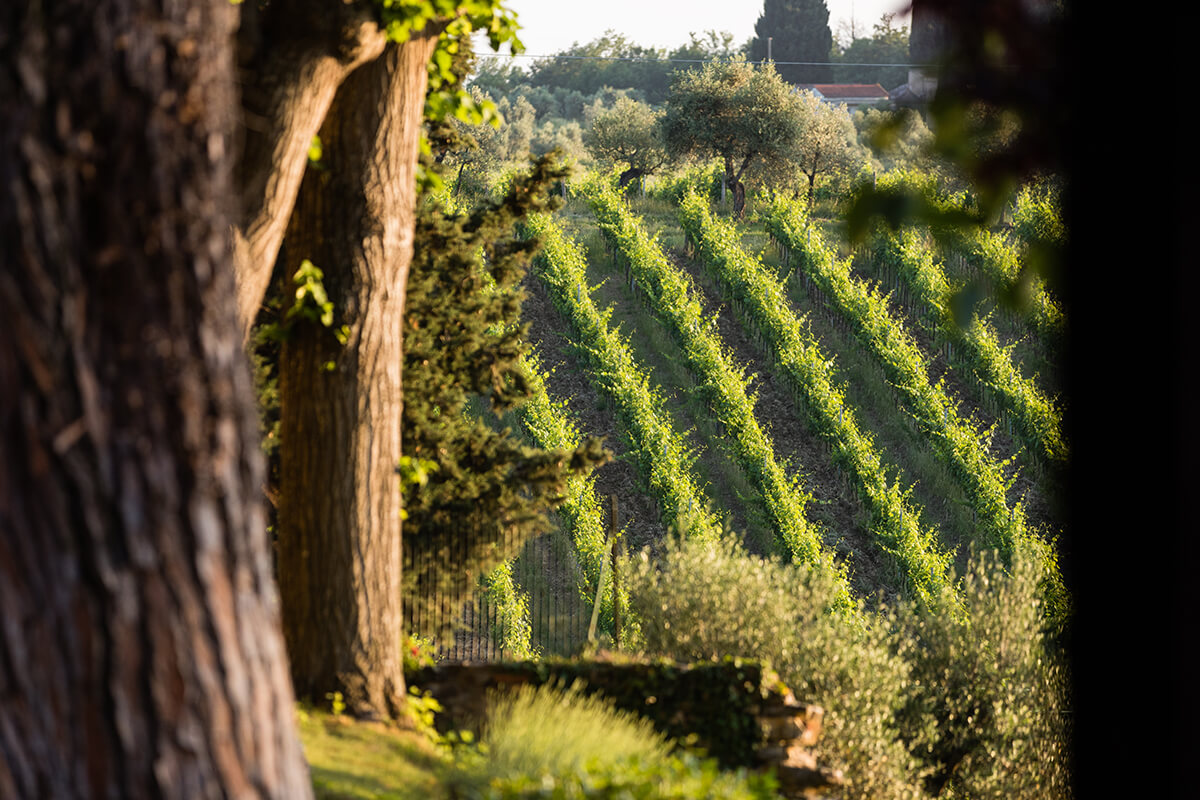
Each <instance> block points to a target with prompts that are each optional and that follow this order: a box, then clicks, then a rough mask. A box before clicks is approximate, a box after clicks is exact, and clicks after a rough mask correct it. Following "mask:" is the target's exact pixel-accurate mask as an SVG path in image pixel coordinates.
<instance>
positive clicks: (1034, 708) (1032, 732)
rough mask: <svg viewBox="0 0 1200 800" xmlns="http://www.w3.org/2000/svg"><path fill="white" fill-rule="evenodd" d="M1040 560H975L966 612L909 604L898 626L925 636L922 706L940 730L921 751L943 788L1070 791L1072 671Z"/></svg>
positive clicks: (947, 791) (1055, 794)
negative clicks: (1056, 636)
mask: <svg viewBox="0 0 1200 800" xmlns="http://www.w3.org/2000/svg"><path fill="white" fill-rule="evenodd" d="M1040 572H1041V568H1040V567H1039V562H1038V561H1037V560H1035V559H1033V558H1030V557H1028V556H1027V555H1026V554H1025V553H1024V552H1023V551H1021V550H1018V551H1017V553H1016V554H1015V555H1014V556H1013V563H1012V565H1011V567H1010V569H1009V571H1008V572H1007V573H1006V572H1005V571H1004V570H1003V569H1002V568H1001V566H1000V563H999V561H998V559H997V557H996V556H995V555H994V554H990V553H984V554H981V555H979V556H977V557H976V558H974V559H973V560H972V566H971V568H970V569H969V570H968V572H967V575H966V577H965V579H964V581H963V583H964V592H963V594H964V598H965V602H966V615H965V617H964V616H961V615H955V614H950V613H938V612H937V610H936V609H933V610H930V611H919V610H917V609H912V608H907V609H902V610H901V613H900V614H899V615H898V620H899V622H900V633H901V635H902V636H903V637H904V638H905V639H908V640H911V641H914V642H916V643H917V645H918V646H919V648H920V649H919V651H918V652H919V653H920V658H918V659H914V660H913V679H914V680H915V681H916V682H917V684H918V685H919V686H920V694H919V695H918V696H917V697H916V698H915V701H916V706H915V710H916V712H917V716H918V717H920V718H926V717H927V716H928V715H932V716H933V717H934V718H935V720H936V723H937V734H936V738H935V740H934V741H932V742H931V743H929V745H928V748H927V750H926V751H925V753H924V754H923V755H924V757H925V758H926V759H927V760H928V761H929V763H930V764H931V765H936V767H937V768H936V771H935V772H934V773H933V774H932V775H930V777H929V780H928V789H929V791H930V792H931V793H932V794H934V795H936V796H952V797H971V798H1031V799H1032V798H1059V797H1069V796H1070V793H1071V792H1070V775H1069V772H1068V763H1069V762H1068V753H1067V742H1068V729H1067V722H1066V720H1067V716H1066V710H1067V709H1066V702H1067V685H1068V683H1067V674H1066V669H1065V665H1064V663H1063V659H1062V657H1061V655H1060V654H1059V653H1058V652H1057V651H1056V648H1055V647H1054V646H1053V644H1052V642H1051V639H1050V637H1049V634H1048V631H1047V629H1046V627H1045V626H1046V621H1045V618H1044V615H1043V613H1042V609H1041V600H1040V599H1039V598H1040V596H1041V594H1040V592H1039V590H1038V581H1039V580H1040V578H1041V574H1040Z"/></svg>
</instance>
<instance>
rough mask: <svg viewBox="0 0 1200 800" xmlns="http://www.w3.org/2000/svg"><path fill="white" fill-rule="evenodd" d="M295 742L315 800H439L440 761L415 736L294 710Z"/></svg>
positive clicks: (426, 741) (425, 742)
mask: <svg viewBox="0 0 1200 800" xmlns="http://www.w3.org/2000/svg"><path fill="white" fill-rule="evenodd" d="M297 718H298V720H299V723H300V740H301V742H302V743H303V745H304V755H305V757H306V758H307V759H308V764H309V769H310V770H311V772H312V780H313V787H314V789H315V793H316V796H317V798H318V800H408V799H409V798H411V799H412V800H427V798H431V797H439V796H441V795H442V794H443V791H442V780H441V779H442V776H443V774H444V772H445V769H446V761H445V759H444V757H443V756H442V755H441V754H440V753H439V752H438V750H437V748H436V747H434V745H433V743H432V742H430V741H429V738H428V737H426V736H425V735H424V734H422V733H420V732H419V731H410V730H400V729H398V728H396V727H394V726H387V725H382V724H379V723H371V722H355V721H353V720H351V719H350V718H349V717H346V716H342V717H335V716H334V715H332V714H330V713H328V712H323V711H314V710H313V709H311V708H304V707H301V708H299V709H298V710H297Z"/></svg>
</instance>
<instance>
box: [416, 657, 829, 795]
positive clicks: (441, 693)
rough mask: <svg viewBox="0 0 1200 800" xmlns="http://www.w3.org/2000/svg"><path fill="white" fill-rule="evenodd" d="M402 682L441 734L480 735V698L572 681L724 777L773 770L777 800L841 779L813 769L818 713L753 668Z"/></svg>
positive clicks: (565, 669)
mask: <svg viewBox="0 0 1200 800" xmlns="http://www.w3.org/2000/svg"><path fill="white" fill-rule="evenodd" d="M407 679H408V682H409V685H410V687H411V688H412V689H413V690H422V691H426V692H429V693H430V694H431V695H432V696H433V697H434V698H436V699H437V701H438V702H439V703H440V704H441V706H442V708H443V711H442V712H441V713H440V714H438V715H437V718H436V720H435V723H436V725H437V727H438V729H439V730H440V731H442V732H443V733H445V732H448V731H451V730H470V731H472V732H474V733H475V734H477V735H478V734H479V733H481V731H482V728H483V726H484V723H485V721H486V714H487V695H488V693H489V692H492V691H503V690H504V689H505V688H511V687H516V686H521V685H525V684H529V685H533V686H539V685H542V684H545V683H551V682H558V683H560V684H562V685H564V686H566V685H570V684H571V683H573V682H575V681H576V680H580V681H581V682H582V683H583V687H584V691H585V692H586V691H598V692H601V693H602V694H604V695H605V697H607V698H608V699H609V700H610V701H611V702H612V703H613V704H614V705H615V706H616V707H617V708H621V709H625V710H628V711H632V712H634V713H637V714H640V715H642V716H644V717H646V718H648V719H649V720H650V721H651V722H653V723H654V725H655V727H657V728H658V729H659V730H660V731H662V732H663V733H664V734H666V735H668V736H670V737H671V738H673V739H675V740H677V741H681V742H683V741H687V742H692V743H694V744H695V746H697V747H700V748H702V749H703V750H704V751H705V752H707V753H708V754H709V755H710V756H712V757H714V758H716V759H717V760H718V761H719V762H721V764H722V766H724V767H726V768H736V767H748V768H752V769H774V770H775V772H776V775H777V776H778V777H779V780H780V784H781V787H782V790H783V793H784V796H785V797H808V798H817V797H820V796H822V794H823V793H824V792H827V791H830V790H832V789H833V788H835V787H837V786H839V785H840V784H841V783H842V775H841V774H840V773H839V772H835V771H833V770H830V769H829V768H827V767H822V766H820V765H819V764H818V763H817V760H816V757H815V755H814V753H813V747H814V746H815V745H816V743H817V740H818V739H819V737H820V734H821V722H822V718H823V716H824V710H823V709H822V708H821V707H820V706H816V705H811V704H807V703H801V702H798V701H797V700H796V698H795V697H794V696H793V695H792V693H791V691H790V690H786V689H781V688H780V687H773V686H769V685H765V681H764V679H763V674H762V670H761V668H760V667H759V665H758V664H756V663H753V662H744V661H738V660H733V659H730V660H726V661H724V662H720V663H700V664H677V663H674V662H663V661H660V662H634V663H611V662H607V661H559V662H556V661H538V662H509V663H495V662H492V663H477V664H473V663H442V664H439V665H437V666H434V667H426V668H424V669H422V670H419V671H417V672H414V673H412V674H410V675H409V676H407Z"/></svg>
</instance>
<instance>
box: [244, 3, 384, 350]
mask: <svg viewBox="0 0 1200 800" xmlns="http://www.w3.org/2000/svg"><path fill="white" fill-rule="evenodd" d="M243 8H244V9H245V10H244V11H243V14H244V15H245V20H246V22H247V23H249V22H250V21H251V20H253V22H254V24H247V25H245V26H244V27H243V30H242V36H241V41H240V44H241V46H242V49H243V51H244V53H243V62H244V63H243V66H242V69H241V79H242V80H241V82H242V87H243V90H242V105H243V113H242V120H243V123H244V126H245V128H244V131H243V137H244V146H243V153H242V158H241V159H240V161H239V169H238V193H239V195H240V197H241V215H240V217H239V218H238V224H237V226H236V227H235V229H234V266H235V269H236V274H237V307H238V322H239V324H240V325H241V328H242V335H243V338H245V337H247V336H249V334H250V328H251V326H252V325H253V324H254V319H255V317H257V316H258V311H259V308H260V306H261V305H262V301H263V296H264V295H265V294H266V291H267V285H268V284H269V283H270V281H271V273H272V271H273V270H274V267H275V259H276V256H277V255H278V253H279V247H280V244H281V243H282V241H283V237H284V232H285V231H286V229H287V225H288V220H289V218H290V217H291V213H292V207H293V205H294V203H295V200H296V193H297V192H298V191H299V189H300V181H301V179H302V178H303V177H304V172H305V168H306V166H307V164H308V150H309V146H310V144H311V143H312V139H313V137H314V136H315V135H317V131H318V129H319V128H320V127H321V123H322V121H323V120H324V119H325V114H326V112H327V111H328V109H329V104H330V103H332V102H333V98H334V94H335V93H336V92H337V89H338V87H339V86H340V85H341V84H342V82H343V81H344V80H345V79H346V77H347V76H348V75H349V74H350V73H351V72H353V71H354V70H355V69H357V68H358V67H359V66H360V65H362V64H365V63H367V62H369V61H372V60H374V59H375V58H378V57H379V54H380V53H382V52H383V47H384V44H385V43H386V34H385V32H384V30H383V29H381V28H380V27H379V25H378V24H376V21H375V16H376V11H375V9H374V8H373V7H372V5H371V3H368V2H363V0H350V1H348V2H343V1H342V0H338V2H329V0H292V2H276V3H271V4H270V5H268V6H267V7H266V9H265V10H264V11H263V12H261V13H262V14H263V18H262V20H261V21H259V20H258V19H257V13H258V12H256V11H255V10H254V7H253V3H245V4H243Z"/></svg>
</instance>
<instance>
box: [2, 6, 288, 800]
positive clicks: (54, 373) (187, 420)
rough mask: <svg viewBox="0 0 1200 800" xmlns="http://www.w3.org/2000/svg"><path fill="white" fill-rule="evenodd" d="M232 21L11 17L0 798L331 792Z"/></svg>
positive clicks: (189, 14) (135, 11) (101, 9)
mask: <svg viewBox="0 0 1200 800" xmlns="http://www.w3.org/2000/svg"><path fill="white" fill-rule="evenodd" d="M233 22H234V16H233V10H232V9H231V6H230V4H229V3H228V2H227V0H207V2H194V3H186V4H181V3H160V2H155V1H154V0H106V1H105V2H101V3H96V2H83V1H82V0H79V1H77V2H67V1H65V0H64V1H60V2H54V0H44V2H41V3H28V4H26V3H12V4H5V5H4V6H3V9H2V10H0V106H2V107H3V108H4V109H5V125H4V126H3V129H2V130H0V182H2V183H3V188H2V189H0V198H2V199H0V241H3V242H4V247H3V248H0V433H2V435H3V441H4V446H3V447H2V448H0V609H2V615H0V797H4V798H38V800H43V799H44V798H60V797H61V798H67V797H71V798H74V797H121V798H143V797H154V798H160V797H179V798H196V797H205V798H207V797H255V798H257V797H273V798H305V797H309V796H311V784H310V782H309V778H308V770H307V767H306V766H305V763H304V759H303V754H302V752H301V749H300V745H299V741H298V739H297V737H296V733H295V725H294V707H293V695H292V689H291V686H290V683H289V680H288V674H287V664H286V658H285V653H284V649H283V637H282V635H281V632H280V627H279V612H278V597H277V594H276V589H275V585H274V579H273V576H272V565H271V559H270V554H269V550H268V545H267V540H266V534H265V526H264V514H263V509H262V502H261V497H260V495H259V490H258V487H259V485H260V479H261V475H262V457H261V454H260V451H259V445H258V431H257V421H256V419H255V415H254V412H253V405H252V394H251V383H250V376H249V372H248V370H247V367H246V362H245V358H244V356H243V354H242V350H241V338H240V335H239V330H238V327H237V320H236V316H235V313H234V310H233V300H234V281H233V274H232V269H231V252H230V244H229V236H228V230H229V227H228V226H229V220H230V211H231V205H232V199H233V180H232V163H231V158H230V154H231V153H232V146H231V138H232V119H233V109H234V108H235V105H236V95H235V93H234V88H233V63H232V49H231V47H230V37H231V35H232V32H233Z"/></svg>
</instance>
